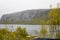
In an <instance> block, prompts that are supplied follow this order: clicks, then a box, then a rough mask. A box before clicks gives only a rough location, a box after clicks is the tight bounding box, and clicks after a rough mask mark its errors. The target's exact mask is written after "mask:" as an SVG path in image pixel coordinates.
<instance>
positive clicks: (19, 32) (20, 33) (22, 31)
mask: <svg viewBox="0 0 60 40" xmlns="http://www.w3.org/2000/svg"><path fill="white" fill-rule="evenodd" d="M27 35H28V33H27V32H26V29H25V28H21V27H18V28H17V29H16V38H17V39H19V40H21V38H23V39H26V36H27Z"/></svg>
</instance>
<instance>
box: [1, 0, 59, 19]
mask: <svg viewBox="0 0 60 40" xmlns="http://www.w3.org/2000/svg"><path fill="white" fill-rule="evenodd" d="M57 3H60V0H0V18H1V17H2V15H4V14H10V13H14V12H19V11H24V10H30V9H49V8H50V4H52V5H53V7H56V5H57Z"/></svg>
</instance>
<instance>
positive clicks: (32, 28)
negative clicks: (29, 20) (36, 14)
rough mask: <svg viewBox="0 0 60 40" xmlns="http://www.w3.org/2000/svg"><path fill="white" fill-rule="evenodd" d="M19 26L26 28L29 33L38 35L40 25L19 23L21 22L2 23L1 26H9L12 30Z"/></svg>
mask: <svg viewBox="0 0 60 40" xmlns="http://www.w3.org/2000/svg"><path fill="white" fill-rule="evenodd" d="M17 27H22V28H26V31H27V32H28V34H31V35H38V32H39V31H40V27H41V26H40V25H19V24H0V28H7V29H8V30H10V31H15V30H16V28H17Z"/></svg>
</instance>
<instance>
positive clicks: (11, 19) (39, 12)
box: [1, 9, 49, 24]
mask: <svg viewBox="0 0 60 40" xmlns="http://www.w3.org/2000/svg"><path fill="white" fill-rule="evenodd" d="M48 12H49V9H36V10H26V11H22V12H16V13H11V14H6V15H3V16H2V18H1V23H8V24H39V23H38V22H39V21H38V20H40V18H41V16H43V15H44V16H45V17H46V16H47V14H48ZM33 21H36V22H33ZM37 21H38V22H37Z"/></svg>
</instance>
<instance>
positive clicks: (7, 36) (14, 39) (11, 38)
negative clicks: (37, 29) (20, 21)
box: [0, 27, 28, 40]
mask: <svg viewBox="0 0 60 40" xmlns="http://www.w3.org/2000/svg"><path fill="white" fill-rule="evenodd" d="M26 36H28V33H27V32H26V29H25V28H21V27H18V28H17V29H16V31H8V30H7V29H5V28H3V29H0V40H27V37H26Z"/></svg>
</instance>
